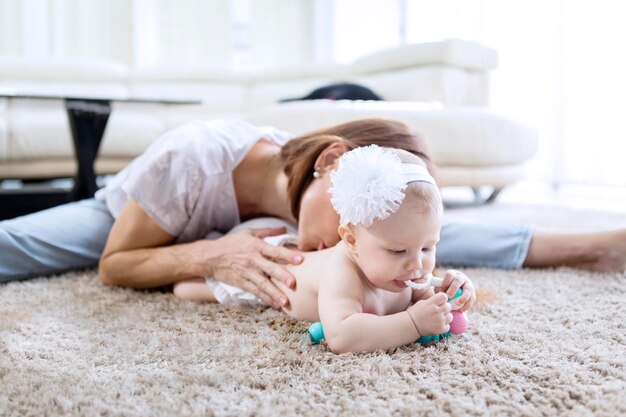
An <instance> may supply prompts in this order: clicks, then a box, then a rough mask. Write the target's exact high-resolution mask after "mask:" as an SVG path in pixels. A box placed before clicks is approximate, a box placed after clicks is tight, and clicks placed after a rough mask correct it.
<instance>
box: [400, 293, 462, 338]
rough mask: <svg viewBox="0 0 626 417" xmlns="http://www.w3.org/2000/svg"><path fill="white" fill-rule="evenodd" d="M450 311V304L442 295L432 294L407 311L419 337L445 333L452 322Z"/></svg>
mask: <svg viewBox="0 0 626 417" xmlns="http://www.w3.org/2000/svg"><path fill="white" fill-rule="evenodd" d="M450 310H451V307H450V303H449V302H448V298H447V297H446V296H445V294H444V293H438V294H434V295H433V296H432V297H430V298H428V299H427V300H421V301H418V302H417V303H415V304H413V305H412V306H410V307H409V308H408V309H407V311H408V312H409V314H410V315H411V319H412V320H413V324H415V328H416V330H417V332H418V333H419V335H420V336H432V335H434V334H442V333H447V332H448V331H449V330H450V322H451V321H452V314H451V313H450Z"/></svg>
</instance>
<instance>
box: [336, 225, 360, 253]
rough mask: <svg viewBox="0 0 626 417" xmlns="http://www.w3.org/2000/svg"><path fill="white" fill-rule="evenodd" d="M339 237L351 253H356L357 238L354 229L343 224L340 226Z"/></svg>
mask: <svg viewBox="0 0 626 417" xmlns="http://www.w3.org/2000/svg"><path fill="white" fill-rule="evenodd" d="M338 232H339V237H340V238H341V240H343V242H344V243H345V244H346V246H347V247H348V250H349V251H350V252H351V253H355V252H356V236H355V235H354V229H353V228H352V227H350V225H344V224H342V225H341V226H339V230H338Z"/></svg>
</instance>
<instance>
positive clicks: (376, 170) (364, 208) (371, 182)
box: [328, 145, 406, 227]
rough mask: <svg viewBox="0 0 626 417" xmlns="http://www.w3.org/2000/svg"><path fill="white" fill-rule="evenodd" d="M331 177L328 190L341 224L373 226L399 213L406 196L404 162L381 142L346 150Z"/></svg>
mask: <svg viewBox="0 0 626 417" xmlns="http://www.w3.org/2000/svg"><path fill="white" fill-rule="evenodd" d="M330 179H331V183H332V187H331V188H330V189H329V190H328V192H329V193H330V194H331V202H332V204H333V207H334V208H335V211H336V212H337V213H338V214H339V217H340V221H341V224H354V225H357V224H361V225H363V226H365V227H369V226H371V225H372V223H373V222H374V220H376V219H380V220H384V219H386V218H387V217H389V216H390V215H391V214H392V213H395V212H396V211H397V210H398V208H399V207H400V204H402V200H403V199H404V190H405V189H406V180H405V178H404V177H403V175H402V162H401V161H400V158H399V157H398V156H397V155H395V154H394V153H392V152H389V151H385V150H384V149H383V148H381V147H380V146H377V145H369V146H365V147H360V148H356V149H353V150H351V151H350V152H346V153H345V154H344V155H343V156H342V157H341V158H340V159H339V166H338V167H337V170H336V171H334V172H332V173H331V176H330Z"/></svg>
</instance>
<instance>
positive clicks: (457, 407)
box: [0, 204, 626, 417]
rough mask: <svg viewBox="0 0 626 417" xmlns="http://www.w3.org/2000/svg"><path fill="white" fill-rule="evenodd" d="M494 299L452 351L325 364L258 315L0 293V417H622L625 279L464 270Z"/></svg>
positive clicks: (91, 291)
mask: <svg viewBox="0 0 626 417" xmlns="http://www.w3.org/2000/svg"><path fill="white" fill-rule="evenodd" d="M448 215H450V216H456V217H461V218H469V219H489V220H490V221H494V219H495V220H500V221H520V222H522V223H527V224H534V225H538V226H543V227H547V228H551V229H553V230H592V229H606V228H611V227H617V226H622V227H626V216H619V215H616V214H603V213H598V212H596V213H590V212H575V211H566V210H562V209H546V208H536V207H519V206H508V205H502V204H496V205H493V206H489V207H482V208H470V209H456V210H450V211H449V213H448ZM466 272H467V273H468V275H470V276H471V277H473V278H474V280H475V282H476V283H477V285H478V286H479V287H483V288H486V289H488V290H489V291H490V292H491V293H493V294H494V295H495V296H496V299H495V300H493V301H491V302H486V303H483V304H481V305H480V306H478V307H477V308H476V309H475V310H474V311H473V312H472V313H471V315H470V320H471V328H470V330H469V331H468V332H467V333H466V334H464V335H462V336H453V337H452V338H451V339H449V340H448V341H445V342H440V343H437V344H433V345H430V346H421V345H418V344H414V345H411V346H405V347H402V348H398V349H395V350H393V351H391V352H377V353H373V354H347V355H341V356H336V355H334V354H332V353H330V352H329V351H328V350H327V349H326V348H325V346H323V345H321V346H312V345H310V344H309V342H308V340H307V337H306V328H307V324H306V323H303V322H297V321H294V320H292V319H289V318H288V317H286V316H284V315H282V314H281V313H279V312H276V311H273V310H270V309H266V308H230V307H222V306H219V305H208V304H204V305H200V304H192V303H185V302H182V301H179V300H177V299H175V298H174V297H173V296H172V294H170V293H167V292H155V291H152V292H137V291H132V290H125V289H115V288H107V287H105V286H103V285H101V284H100V283H99V281H98V280H97V277H96V274H95V272H94V271H86V272H80V273H70V274H66V275H63V276H61V277H55V278H51V279H45V278H43V279H36V280H31V281H27V282H19V283H11V284H7V285H3V286H0V416H2V417H5V416H74V415H84V416H100V415H106V416H191V415H198V416H200V415H215V416H231V415H232V416H276V415H281V416H293V415H310V416H321V415H332V416H335V415H337V416H339V415H354V416H384V415H394V416H396V415H399V416H414V415H425V416H441V415H451V416H462V415H470V416H492V415H493V416H496V415H498V416H518V415H519V416H551V415H555V416H557V415H566V416H590V415H594V416H618V415H625V414H626V334H625V333H626V277H625V276H624V275H623V274H616V273H615V274H610V273H589V272H581V271H576V270H572V269H565V268H562V269H556V270H521V271H513V272H511V271H498V270H489V269H470V270H466Z"/></svg>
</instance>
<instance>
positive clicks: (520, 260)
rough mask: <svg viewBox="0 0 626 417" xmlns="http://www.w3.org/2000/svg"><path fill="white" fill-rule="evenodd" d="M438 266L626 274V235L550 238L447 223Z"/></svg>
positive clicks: (513, 229) (516, 230)
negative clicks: (580, 269)
mask: <svg viewBox="0 0 626 417" xmlns="http://www.w3.org/2000/svg"><path fill="white" fill-rule="evenodd" d="M437 260H438V262H439V263H440V264H442V265H456V266H475V267H481V266H482V267H491V268H505V269H513V268H520V267H522V266H525V267H533V268H546V267H558V266H570V267H574V268H582V269H589V270H592V271H617V272H623V271H624V269H626V229H621V230H615V231H610V232H594V233H547V232H537V231H533V230H532V229H531V228H529V227H525V226H515V225H494V224H486V223H463V222H455V221H444V225H443V227H442V230H441V241H440V242H439V245H437Z"/></svg>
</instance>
